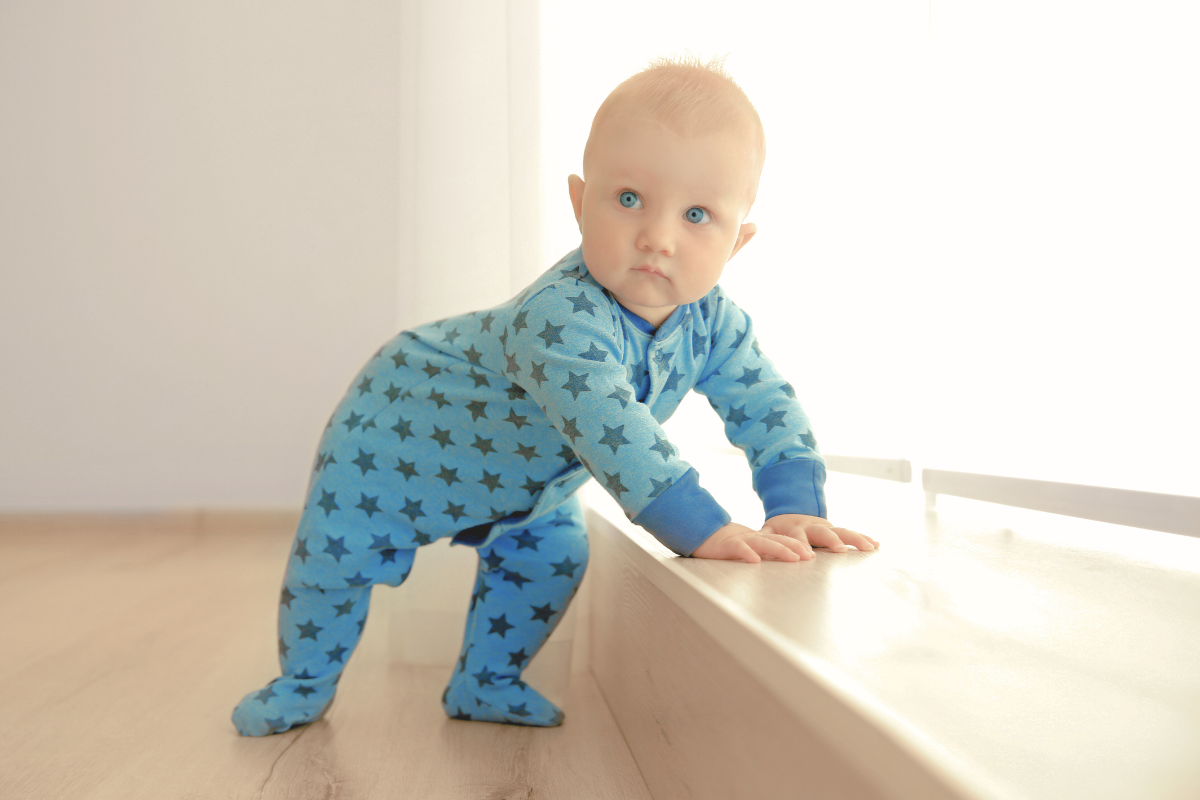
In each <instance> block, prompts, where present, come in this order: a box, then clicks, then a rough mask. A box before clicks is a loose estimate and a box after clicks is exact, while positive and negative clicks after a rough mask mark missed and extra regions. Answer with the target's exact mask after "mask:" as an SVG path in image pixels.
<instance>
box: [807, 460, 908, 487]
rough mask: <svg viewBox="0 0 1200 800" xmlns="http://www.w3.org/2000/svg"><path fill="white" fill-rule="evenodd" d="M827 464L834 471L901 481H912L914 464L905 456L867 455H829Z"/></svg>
mask: <svg viewBox="0 0 1200 800" xmlns="http://www.w3.org/2000/svg"><path fill="white" fill-rule="evenodd" d="M824 458H825V466H826V468H828V469H831V470H833V471H834V472H847V473H849V474H851V475H865V476H866V477H868V478H883V479H884V480H888V481H899V482H900V483H911V482H912V464H911V463H909V461H908V460H907V459H904V458H867V457H866V456H833V455H827V456H825V457H824Z"/></svg>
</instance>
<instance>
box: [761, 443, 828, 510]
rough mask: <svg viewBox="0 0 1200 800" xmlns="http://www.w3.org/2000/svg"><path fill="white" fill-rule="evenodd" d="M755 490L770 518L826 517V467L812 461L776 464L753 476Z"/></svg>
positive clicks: (797, 459)
mask: <svg viewBox="0 0 1200 800" xmlns="http://www.w3.org/2000/svg"><path fill="white" fill-rule="evenodd" d="M754 491H755V492H757V493H758V496H759V497H760V498H762V501H763V510H764V511H766V514H767V517H766V518H767V519H770V518H771V517H774V516H776V515H778V514H808V515H809V516H811V517H825V464H824V463H823V462H821V461H817V460H816V459H812V458H792V459H789V460H787V461H777V462H775V463H774V464H770V465H768V466H766V467H764V468H763V469H761V470H759V471H758V474H757V475H755V476H754ZM826 519H828V517H826Z"/></svg>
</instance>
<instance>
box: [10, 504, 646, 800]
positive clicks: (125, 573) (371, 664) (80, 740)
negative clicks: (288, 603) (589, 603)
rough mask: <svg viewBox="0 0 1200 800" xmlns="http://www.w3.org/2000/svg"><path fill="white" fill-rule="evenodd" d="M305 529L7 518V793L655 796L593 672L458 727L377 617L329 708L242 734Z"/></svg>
mask: <svg viewBox="0 0 1200 800" xmlns="http://www.w3.org/2000/svg"><path fill="white" fill-rule="evenodd" d="M294 525H295V519H294V518H287V517H281V516H280V515H252V514H243V515H220V516H217V515H211V514H207V515H206V514H203V513H195V514H177V515H163V516H144V517H128V516H126V517H107V518H106V517H74V518H71V517H52V518H50V517H48V518H38V517H0V686H2V687H3V691H0V798H4V800H23V799H24V798H71V799H72V800H77V799H78V800H82V799H83V798H120V799H121V800H134V799H135V798H154V799H155V800H163V799H164V798H218V797H219V798H272V797H278V798H289V800H300V799H302V798H309V797H312V798H318V797H319V798H335V797H336V798H369V797H379V798H385V797H386V798H408V797H412V798H422V799H423V800H424V799H425V798H456V799H457V798H489V800H502V799H503V798H518V797H519V798H578V799H579V800H586V799H587V798H649V797H650V795H649V793H648V792H647V790H646V785H645V783H644V782H643V780H642V778H641V775H640V774H639V772H638V769H637V766H636V765H635V763H634V762H633V759H632V757H631V756H630V753H629V751H628V749H627V747H626V745H625V742H624V740H623V739H622V737H621V734H620V732H619V731H618V729H617V727H616V725H615V723H614V722H613V718H612V715H611V714H610V712H609V709H608V707H607V705H606V704H605V702H604V699H603V697H602V696H601V695H600V693H599V691H598V689H597V687H596V684H595V682H594V680H593V679H592V677H591V675H590V673H589V672H587V671H581V672H576V673H575V674H574V676H573V677H572V684H571V688H570V691H569V693H568V696H567V707H566V710H567V721H566V723H565V724H564V725H563V726H562V727H560V728H556V729H535V728H521V727H516V726H511V725H496V724H492V723H478V722H462V721H456V720H450V719H447V718H446V716H445V714H444V713H443V712H442V709H441V705H440V702H439V698H440V695H441V691H442V688H443V687H444V686H445V683H446V679H447V678H448V671H447V669H445V668H442V667H404V666H398V665H395V664H394V663H391V660H390V659H389V657H388V652H387V642H388V637H387V630H386V626H384V625H380V624H378V621H377V620H369V621H368V624H367V626H366V630H365V633H364V636H363V640H362V643H361V644H360V646H359V649H358V651H357V652H356V653H355V655H354V657H353V658H352V660H351V661H350V663H349V665H348V666H347V669H346V673H345V678H344V679H343V681H342V683H341V687H340V690H339V694H338V697H337V699H336V701H335V702H334V704H333V706H332V707H331V708H330V710H329V712H328V713H327V714H326V716H325V718H324V719H323V720H321V721H319V722H317V723H314V724H312V725H309V726H306V727H303V728H298V729H296V730H293V731H289V732H287V733H284V734H279V735H275V736H268V737H264V738H258V739H254V738H243V737H241V736H238V735H237V733H236V731H235V730H234V728H233V725H232V723H231V722H230V720H229V715H230V712H231V711H232V709H233V706H234V705H235V704H236V703H237V701H238V700H239V699H240V698H241V697H242V695H244V694H245V693H246V692H248V691H251V690H253V689H256V688H259V687H260V686H261V685H263V684H265V683H266V682H267V681H268V680H270V679H271V678H272V677H274V676H275V675H276V674H277V670H278V665H277V663H276V656H275V645H274V642H275V607H276V606H275V604H276V603H277V602H278V590H279V584H280V580H281V578H282V571H283V565H284V559H285V557H286V554H287V551H288V548H289V545H290V541H291V537H292V533H293V531H294ZM403 590H404V587H400V588H399V589H394V590H393V589H390V588H388V587H381V588H380V589H377V590H376V591H377V592H378V591H403ZM371 621H376V625H374V626H373V625H372V624H371Z"/></svg>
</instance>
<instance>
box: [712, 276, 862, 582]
mask: <svg viewBox="0 0 1200 800" xmlns="http://www.w3.org/2000/svg"><path fill="white" fill-rule="evenodd" d="M706 303H708V304H709V305H708V306H707V308H708V315H707V316H708V319H709V321H710V325H711V330H712V334H711V337H712V346H711V349H710V350H709V353H708V361H707V363H706V365H705V368H704V370H703V371H702V373H701V376H700V379H699V381H698V382H697V384H696V391H698V392H700V393H701V394H703V395H705V396H706V397H708V400H709V403H710V404H711V405H712V407H713V410H714V411H716V412H717V414H718V415H719V416H720V417H721V419H722V420H724V421H725V423H726V424H725V435H726V437H727V438H728V439H729V441H730V442H731V443H733V444H735V445H737V446H738V447H739V448H741V449H742V450H743V451H744V452H745V453H746V456H747V459H748V460H749V462H750V467H751V469H752V471H753V473H754V489H755V491H756V492H757V493H758V494H759V496H760V497H761V498H762V499H763V506H764V508H765V510H766V514H767V522H766V524H765V525H763V527H762V529H761V530H758V531H756V530H754V529H752V528H748V527H746V526H745V525H740V524H738V523H735V522H730V523H729V524H728V525H725V526H723V527H722V528H720V529H718V530H717V531H716V532H715V533H714V534H713V535H712V536H710V537H708V539H706V540H705V541H704V542H702V543H701V544H700V546H699V547H697V548H696V549H695V550H694V551H693V552H692V554H691V555H692V556H693V557H695V558H719V559H735V560H736V559H741V560H744V561H748V562H751V563H757V562H758V561H760V560H762V558H764V557H765V558H773V559H778V560H781V561H796V560H807V559H809V558H812V557H813V551H812V548H813V547H825V548H828V549H830V550H832V551H835V552H844V551H845V550H846V545H853V546H854V547H857V548H858V549H859V550H872V549H874V548H876V547H878V546H879V544H878V542H876V541H875V540H874V539H871V538H870V537H867V536H864V535H862V534H860V533H857V532H856V531H852V530H849V529H847V528H835V527H833V525H831V524H830V522H829V520H827V519H825V515H826V511H825V494H824V489H823V487H824V483H825V463H824V459H822V458H821V456H820V454H819V453H818V451H817V443H816V440H815V439H814V438H813V435H812V431H811V429H810V425H809V421H808V417H807V415H806V414H805V413H804V409H803V408H801V406H800V404H799V402H798V401H797V400H796V393H795V391H794V390H793V389H792V386H791V384H789V383H788V382H787V381H785V380H784V379H783V377H782V376H781V375H779V373H778V372H777V371H776V370H775V368H774V365H773V364H772V363H771V361H770V359H768V358H767V357H766V356H765V355H764V354H763V353H762V351H761V350H760V349H759V347H758V343H757V341H756V340H755V336H754V330H753V323H752V322H751V320H750V316H749V315H748V314H746V312H744V311H743V310H742V309H740V308H738V307H737V306H736V305H735V304H734V303H733V302H732V301H731V300H730V299H729V298H728V296H726V295H725V293H724V292H723V291H722V290H721V289H720V287H717V288H716V289H715V290H714V292H713V294H712V295H711V296H710V297H709V298H708V299H707V300H706Z"/></svg>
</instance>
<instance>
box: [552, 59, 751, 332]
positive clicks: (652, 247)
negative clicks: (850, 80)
mask: <svg viewBox="0 0 1200 800" xmlns="http://www.w3.org/2000/svg"><path fill="white" fill-rule="evenodd" d="M765 158H766V137H765V135H764V133H763V127H762V122H761V121H760V120H759V118H758V112H757V111H755V110H754V106H753V105H751V103H750V100H749V98H747V97H746V95H745V93H744V92H743V91H742V90H741V88H740V87H738V85H737V84H736V83H734V82H733V80H732V79H731V78H729V77H728V76H727V75H726V74H725V73H724V72H723V71H722V69H721V60H720V59H713V60H712V61H711V62H710V63H709V64H701V63H699V61H697V60H695V59H694V58H692V59H690V60H669V59H657V60H656V61H654V62H652V63H651V65H650V66H649V67H648V68H647V69H645V70H643V71H642V72H639V73H638V74H636V75H634V76H633V77H631V78H629V79H628V80H626V81H625V82H624V83H622V84H621V85H620V86H618V87H617V88H616V89H614V90H613V91H612V93H611V94H609V96H608V97H607V98H606V99H605V101H604V103H602V104H601V106H600V110H599V111H597V112H596V117H595V119H593V121H592V130H591V133H590V134H589V136H588V141H587V146H586V147H585V148H584V152H583V172H584V175H583V178H580V177H579V176H578V175H571V176H570V177H569V178H568V179H567V183H568V185H569V187H570V191H571V203H572V205H573V206H574V208H575V219H576V220H577V221H578V223H579V231H580V233H581V234H583V260H584V263H585V264H587V267H588V271H589V272H590V273H591V274H592V276H593V277H594V278H595V279H596V280H597V281H598V282H599V283H600V285H601V286H603V287H604V288H606V289H608V290H609V291H610V292H612V294H613V295H614V296H615V297H616V298H617V300H618V301H619V302H620V303H621V305H623V306H625V307H626V308H628V309H629V310H630V311H633V312H634V313H636V314H638V315H640V316H641V317H643V318H645V319H646V320H648V321H650V322H651V323H653V324H655V325H659V324H661V323H662V322H663V321H664V320H665V319H666V318H667V317H668V316H670V314H671V312H672V311H673V310H674V309H675V307H676V306H679V305H684V304H687V303H692V302H695V301H696V300H699V299H700V298H701V297H703V296H704V295H706V294H708V292H709V291H711V290H712V288H713V287H714V286H716V284H717V280H718V279H719V278H720V277H721V271H722V269H723V268H724V267H725V264H726V262H728V261H729V259H731V258H732V257H733V255H734V253H736V252H737V251H738V250H740V249H741V248H742V246H743V245H744V244H745V243H746V242H748V241H749V240H750V238H751V237H752V236H754V233H755V231H756V229H757V228H756V226H755V225H754V224H753V223H743V220H744V219H745V218H746V215H747V214H749V213H750V208H751V206H753V204H754V199H755V197H756V195H757V193H758V179H759V176H760V174H761V173H762V166H763V161H764V159H765Z"/></svg>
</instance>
